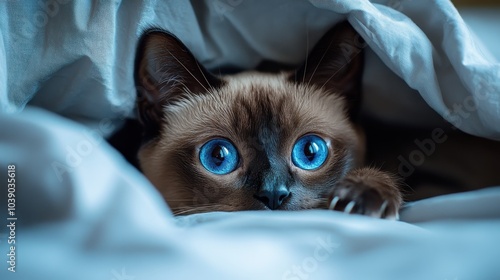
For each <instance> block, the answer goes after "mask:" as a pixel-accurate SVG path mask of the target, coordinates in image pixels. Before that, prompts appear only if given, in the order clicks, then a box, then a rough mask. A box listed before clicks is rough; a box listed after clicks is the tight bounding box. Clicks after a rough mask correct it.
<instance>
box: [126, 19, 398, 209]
mask: <svg viewBox="0 0 500 280" xmlns="http://www.w3.org/2000/svg"><path fill="white" fill-rule="evenodd" d="M363 47H364V43H363V41H362V40H361V39H360V37H359V35H358V34H357V33H356V32H355V30H354V29H353V28H352V27H351V26H350V25H349V24H348V23H347V22H342V23H340V24H338V25H336V26H334V27H333V28H332V29H331V30H330V31H329V32H328V33H327V34H326V35H324V36H323V38H322V39H321V40H320V41H319V43H318V44H317V45H316V46H315V47H314V49H313V50H312V52H311V53H310V54H309V56H308V58H307V59H306V62H305V63H304V65H303V66H301V67H299V68H298V69H296V71H282V72H280V73H259V72H255V71H248V72H243V73H239V74H234V75H227V76H220V75H219V76H216V75H214V74H211V73H209V72H208V71H207V70H206V69H204V67H203V66H202V65H200V63H198V62H197V60H196V58H195V57H194V56H193V55H192V54H191V52H190V51H189V50H188V49H187V48H186V46H185V45H184V44H183V43H182V42H180V41H179V40H178V39H177V38H176V37H175V36H173V35H172V34H170V33H167V32H165V31H162V30H158V29H150V30H148V31H146V32H145V33H144V35H143V36H142V38H141V39H140V42H139V46H138V50H137V56H136V65H135V81H136V85H137V88H138V101H137V108H138V114H139V120H140V122H141V124H142V126H143V129H144V138H143V144H142V146H141V148H140V150H139V154H138V158H139V163H140V167H141V169H142V171H143V172H144V174H145V175H146V177H147V178H148V179H149V180H150V181H151V182H152V183H153V185H155V186H156V188H157V189H158V190H159V191H160V192H161V194H162V195H163V196H164V198H165V200H166V202H167V203H168V205H169V206H170V207H171V209H172V211H173V212H174V214H176V215H181V214H192V213H202V212H210V211H240V210H301V209H318V208H319V209H332V210H337V211H344V212H346V213H357V214H362V215H368V216H374V217H380V218H395V217H397V213H398V209H399V207H400V205H401V202H402V198H401V193H400V190H399V188H398V182H397V180H396V179H395V178H394V177H393V176H392V175H391V174H389V173H386V172H383V171H380V170H378V169H375V168H370V167H363V165H362V164H363V158H364V145H365V143H364V137H363V131H362V130H361V129H360V127H359V126H358V124H356V116H357V113H358V111H359V107H360V101H361V92H360V90H361V77H362V68H363Z"/></svg>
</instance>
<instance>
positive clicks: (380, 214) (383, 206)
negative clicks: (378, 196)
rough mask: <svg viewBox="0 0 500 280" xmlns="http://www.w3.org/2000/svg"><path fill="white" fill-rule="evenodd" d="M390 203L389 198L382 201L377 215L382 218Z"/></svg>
mask: <svg viewBox="0 0 500 280" xmlns="http://www.w3.org/2000/svg"><path fill="white" fill-rule="evenodd" d="M388 204H389V202H388V201H387V200H384V203H382V205H381V206H380V208H379V209H378V213H377V215H378V217H379V218H382V215H384V212H385V209H387V205H388Z"/></svg>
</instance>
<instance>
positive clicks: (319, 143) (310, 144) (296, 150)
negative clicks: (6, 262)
mask: <svg viewBox="0 0 500 280" xmlns="http://www.w3.org/2000/svg"><path fill="white" fill-rule="evenodd" d="M327 157H328V146H327V145H326V142H325V140H323V139H322V138H321V137H319V136H316V135H306V136H303V137H301V138H300V139H299V140H297V142H296V143H295V145H294V146H293V150H292V162H293V164H295V166H297V167H298V168H301V169H305V170H312V169H316V168H318V167H320V166H321V165H322V164H323V163H324V162H325V161H326V158H327Z"/></svg>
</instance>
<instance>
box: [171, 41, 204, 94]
mask: <svg viewBox="0 0 500 280" xmlns="http://www.w3.org/2000/svg"><path fill="white" fill-rule="evenodd" d="M167 52H168V53H169V54H170V55H171V56H172V57H173V58H174V59H175V60H176V61H177V63H179V64H180V65H181V66H182V67H183V68H184V69H185V70H186V71H187V72H188V73H189V75H191V77H193V78H194V79H195V80H196V81H197V82H198V84H200V85H201V86H202V87H203V89H205V91H207V92H208V89H207V88H206V87H205V86H204V85H203V84H202V83H201V82H200V81H199V80H198V79H197V78H196V77H195V76H194V75H193V73H191V71H189V69H188V68H187V67H186V66H185V65H184V63H182V62H181V61H180V60H179V59H178V58H177V57H176V56H175V55H174V54H173V53H172V52H171V51H170V50H168V49H167ZM198 68H200V66H199V65H198ZM202 74H203V72H202ZM203 77H205V74H203ZM205 80H206V77H205Z"/></svg>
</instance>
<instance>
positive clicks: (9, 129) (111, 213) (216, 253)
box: [0, 108, 500, 280]
mask: <svg viewBox="0 0 500 280" xmlns="http://www.w3.org/2000/svg"><path fill="white" fill-rule="evenodd" d="M0 127H2V130H1V131H0V154H1V155H2V156H1V157H0V166H2V169H3V170H2V171H1V172H0V182H6V181H7V177H6V175H7V170H6V166H7V164H15V165H16V174H17V177H16V178H17V187H16V193H15V194H16V203H17V206H16V217H17V218H18V220H17V221H16V235H15V236H16V244H15V246H16V261H17V262H16V272H15V273H12V272H10V271H8V270H7V267H8V264H7V263H6V261H5V260H6V259H7V256H6V254H7V253H8V250H7V244H6V243H5V240H6V239H7V237H6V235H5V233H6V231H5V228H4V229H2V233H3V237H2V239H1V240H2V241H1V243H0V247H1V251H2V256H0V259H2V262H1V263H2V266H1V269H0V279H22V280H28V279H54V280H59V279H60V280H66V279H75V280H77V279H105V280H109V279H114V280H124V279H129V280H133V279H135V280H142V279H144V280H146V279H147V280H154V279H460V280H461V279H500V267H499V266H498V260H499V259H500V251H499V250H498V248H499V247H498V244H499V243H498V237H499V236H500V204H499V203H498V202H499V201H500V187H497V188H491V189H485V190H481V191H475V192H470V193H463V194H456V195H449V196H443V197H436V198H433V199H428V200H423V201H420V202H417V203H414V204H411V205H408V206H407V207H406V209H404V210H403V211H402V213H401V220H402V221H386V220H378V219H373V218H368V217H363V216H358V215H345V214H343V213H338V212H333V211H327V210H314V211H302V212H278V211H260V212H258V211H255V212H238V213H210V214H200V215H193V216H189V217H184V218H178V219H174V218H173V216H172V215H171V212H170V211H169V209H168V208H167V207H166V206H165V204H164V203H163V200H162V198H161V196H160V194H159V193H158V192H157V191H156V190H155V189H154V187H153V186H152V185H150V184H149V182H148V181H147V180H146V179H145V178H144V177H143V176H142V174H140V173H139V172H138V171H137V170H135V169H134V168H133V167H131V166H130V165H128V163H127V162H126V161H125V160H124V159H123V158H122V157H121V156H120V155H119V154H118V153H117V152H116V151H114V150H113V149H112V148H111V147H109V146H108V145H107V144H106V142H104V141H103V140H102V139H99V138H98V137H97V136H95V135H94V134H92V131H89V129H88V128H85V127H83V126H81V125H79V124H77V123H74V122H72V121H69V120H67V119H64V118H62V117H60V116H57V115H54V114H52V113H49V112H47V111H43V110H41V109H33V108H30V109H28V110H25V111H24V112H23V113H21V114H19V115H2V116H1V118H0ZM91 135H94V136H91ZM61 168H62V169H61ZM2 192H3V193H5V192H6V188H5V187H2ZM1 197H2V199H1V200H0V209H2V211H0V220H1V221H3V222H2V223H6V218H7V211H4V210H6V209H7V201H6V199H5V197H6V196H5V195H3V194H2V196H1ZM2 227H4V225H2Z"/></svg>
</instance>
